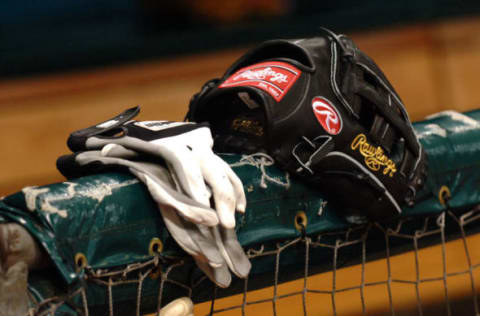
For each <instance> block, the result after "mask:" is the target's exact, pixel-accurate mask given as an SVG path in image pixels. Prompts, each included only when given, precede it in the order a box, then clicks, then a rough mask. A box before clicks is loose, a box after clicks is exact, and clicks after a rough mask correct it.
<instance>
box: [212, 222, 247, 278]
mask: <svg viewBox="0 0 480 316" xmlns="http://www.w3.org/2000/svg"><path fill="white" fill-rule="evenodd" d="M214 229H217V232H216V238H217V240H218V239H220V240H221V243H222V244H223V249H224V250H225V252H226V254H224V257H225V261H226V262H227V264H228V267H229V268H230V270H232V272H233V273H234V274H235V275H236V276H238V277H239V278H246V277H247V276H248V274H249V273H250V269H251V267H252V264H251V263H250V260H248V257H247V255H246V254H245V252H244V250H243V248H242V246H241V245H240V243H239V242H238V238H237V234H236V232H235V230H234V229H224V228H218V226H217V227H214ZM227 258H228V259H227Z"/></svg>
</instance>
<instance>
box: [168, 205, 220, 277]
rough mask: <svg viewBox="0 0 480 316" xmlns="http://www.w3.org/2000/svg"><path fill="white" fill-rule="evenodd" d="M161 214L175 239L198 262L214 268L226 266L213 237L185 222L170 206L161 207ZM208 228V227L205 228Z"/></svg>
mask: <svg viewBox="0 0 480 316" xmlns="http://www.w3.org/2000/svg"><path fill="white" fill-rule="evenodd" d="M159 209H160V213H161V214H162V217H163V219H164V222H165V226H167V229H168V231H169V232H170V234H171V235H172V237H173V239H175V241H176V242H177V243H178V244H179V246H180V247H182V248H183V249H184V250H185V251H186V252H187V253H188V254H190V255H191V256H193V257H194V258H195V259H196V260H198V261H202V262H205V263H206V264H207V265H209V266H211V267H212V268H213V267H220V266H222V265H225V261H224V259H223V257H222V256H221V254H220V253H219V252H218V250H217V248H216V244H215V241H214V239H213V237H210V236H209V234H208V233H205V232H204V231H203V232H201V231H200V230H199V229H198V226H196V225H194V224H192V223H190V222H188V221H185V220H183V219H182V218H181V217H179V216H178V215H177V212H176V211H175V209H174V208H173V207H171V206H168V205H160V206H159ZM205 228H206V227H205Z"/></svg>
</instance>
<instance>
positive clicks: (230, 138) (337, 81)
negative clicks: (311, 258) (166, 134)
mask: <svg viewBox="0 0 480 316" xmlns="http://www.w3.org/2000/svg"><path fill="white" fill-rule="evenodd" d="M187 119H188V120H190V121H196V122H205V121H207V122H209V123H210V125H211V128H212V132H213V134H214V137H215V150H217V151H220V152H237V153H253V152H259V151H262V152H266V153H268V154H270V155H271V156H273V158H274V159H275V161H276V163H277V165H279V166H280V167H282V168H284V169H285V170H287V171H289V172H290V173H291V174H293V175H297V176H300V177H302V178H303V179H305V180H307V181H309V182H312V183H313V184H315V185H317V186H318V187H319V189H321V190H322V191H323V192H326V193H327V194H328V196H329V198H330V199H331V200H333V201H336V202H337V203H340V204H341V206H342V207H343V209H345V210H346V211H349V212H354V213H356V214H363V215H367V216H369V217H370V218H373V219H377V220H382V219H386V218H391V217H392V216H395V215H397V214H399V213H400V212H401V211H402V209H401V208H402V207H403V206H404V205H410V206H411V205H413V203H414V199H415V194H416V192H417V191H418V190H419V188H421V187H422V185H423V183H424V182H425V177H426V166H427V164H426V157H425V153H424V151H423V150H422V147H421V145H420V143H419V141H418V139H417V137H416V135H415V133H414V130H413V128H412V125H411V122H410V120H409V117H408V114H407V112H406V110H405V107H404V105H403V103H402V101H401V100H400V97H399V96H398V95H397V93H396V92H395V90H394V89H393V87H392V85H391V84H390V83H389V82H388V80H387V78H386V77H385V75H384V74H383V73H382V71H381V70H380V68H379V67H378V66H377V65H376V64H375V63H374V62H373V60H372V59H371V58H369V57H368V56H367V55H366V54H365V53H363V52H362V51H361V50H359V49H358V48H357V47H356V45H355V44H354V42H353V41H352V40H351V39H350V38H348V37H347V36H345V35H337V34H334V33H333V32H331V31H329V30H327V29H322V35H321V36H318V37H314V38H307V39H293V40H272V41H267V42H264V43H263V44H261V45H259V46H258V47H257V48H255V49H253V50H251V51H250V52H248V53H247V54H245V55H244V56H243V57H241V58H240V59H239V60H238V61H237V62H235V63H234V64H233V65H232V66H231V67H230V68H229V69H228V70H227V71H226V73H225V75H224V76H223V77H222V78H221V79H214V80H211V81H209V82H207V83H206V84H205V85H204V87H203V88H202V90H201V91H200V92H199V93H198V94H196V95H195V96H194V97H193V98H192V101H191V102H190V110H189V112H188V113H187Z"/></svg>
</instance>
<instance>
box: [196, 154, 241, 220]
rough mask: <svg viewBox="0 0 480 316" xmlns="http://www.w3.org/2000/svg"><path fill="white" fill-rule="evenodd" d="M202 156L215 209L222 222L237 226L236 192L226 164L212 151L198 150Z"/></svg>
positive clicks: (198, 155) (204, 173) (203, 167)
mask: <svg viewBox="0 0 480 316" xmlns="http://www.w3.org/2000/svg"><path fill="white" fill-rule="evenodd" d="M196 156H197V157H199V158H200V160H201V161H200V166H201V168H202V173H203V177H204V178H205V181H206V182H207V183H208V184H209V186H210V188H211V189H212V192H213V199H214V201H215V209H216V210H217V214H218V217H219V220H220V223H221V224H222V225H223V226H224V227H226V228H233V227H235V207H236V193H235V190H234V188H233V186H232V183H231V182H230V179H229V177H228V176H227V174H226V172H225V164H224V163H223V160H221V159H220V158H219V157H218V156H216V155H215V154H214V153H213V152H212V151H200V150H198V151H197V152H196Z"/></svg>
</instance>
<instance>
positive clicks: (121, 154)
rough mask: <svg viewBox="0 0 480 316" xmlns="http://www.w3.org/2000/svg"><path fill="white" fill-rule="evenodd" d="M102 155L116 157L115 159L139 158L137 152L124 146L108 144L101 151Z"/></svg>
mask: <svg viewBox="0 0 480 316" xmlns="http://www.w3.org/2000/svg"><path fill="white" fill-rule="evenodd" d="M101 154H102V156H104V157H115V158H122V159H134V158H137V157H138V156H139V154H138V153H137V152H136V151H133V150H130V149H127V148H125V147H123V146H122V145H118V144H107V145H105V146H103V148H102V150H101Z"/></svg>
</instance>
